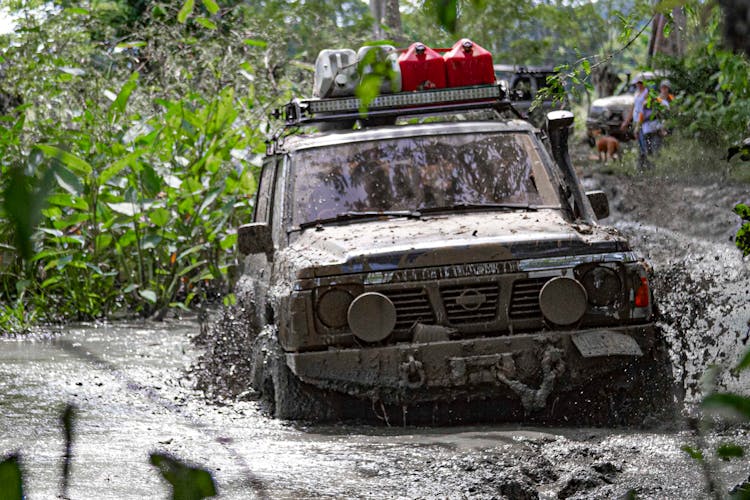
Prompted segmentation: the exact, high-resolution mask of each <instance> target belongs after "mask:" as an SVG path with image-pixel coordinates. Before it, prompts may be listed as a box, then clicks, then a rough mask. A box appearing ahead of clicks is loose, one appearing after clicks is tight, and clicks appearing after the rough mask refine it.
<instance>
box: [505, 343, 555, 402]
mask: <svg viewBox="0 0 750 500" xmlns="http://www.w3.org/2000/svg"><path fill="white" fill-rule="evenodd" d="M563 354H565V353H564V351H563V350H562V349H558V348H556V347H553V346H549V347H547V349H546V350H545V351H544V355H543V356H542V372H543V373H544V377H543V379H542V383H541V385H540V386H539V388H538V389H532V388H531V387H529V386H528V385H526V384H524V383H523V382H521V381H519V380H516V379H512V378H508V377H506V376H505V374H504V373H503V372H502V371H499V370H498V372H497V379H498V380H499V381H500V382H502V383H504V384H505V385H507V386H508V387H509V388H510V389H511V390H512V391H513V392H515V393H516V395H517V396H518V397H519V398H520V399H521V404H522V405H523V408H524V410H526V412H527V413H530V412H533V411H539V410H543V409H544V407H545V406H547V398H548V397H549V395H550V394H551V393H552V389H554V387H555V380H556V379H557V377H559V376H560V375H562V374H563V372H565V362H564V361H563Z"/></svg>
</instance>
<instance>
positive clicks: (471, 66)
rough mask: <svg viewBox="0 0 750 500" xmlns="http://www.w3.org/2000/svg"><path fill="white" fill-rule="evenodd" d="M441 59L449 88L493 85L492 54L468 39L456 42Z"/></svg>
mask: <svg viewBox="0 0 750 500" xmlns="http://www.w3.org/2000/svg"><path fill="white" fill-rule="evenodd" d="M443 57H444V58H445V70H446V75H447V83H448V86H449V87H465V86H467V85H486V84H492V83H495V70H494V69H493V68H492V54H491V53H490V52H489V51H488V50H485V49H483V48H482V47H480V46H479V45H477V44H475V43H474V42H472V41H471V40H469V39H468V38H462V39H461V40H459V41H457V42H456V43H455V44H454V45H453V47H452V48H451V50H450V51H448V53H446V54H445V55H444V56H443Z"/></svg>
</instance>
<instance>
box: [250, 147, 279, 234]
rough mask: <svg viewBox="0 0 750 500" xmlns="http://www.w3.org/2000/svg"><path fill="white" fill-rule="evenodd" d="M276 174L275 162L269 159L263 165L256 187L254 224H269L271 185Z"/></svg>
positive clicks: (271, 197) (271, 196)
mask: <svg viewBox="0 0 750 500" xmlns="http://www.w3.org/2000/svg"><path fill="white" fill-rule="evenodd" d="M275 174H276V161H275V160H274V159H271V160H270V161H266V162H264V163H263V170H262V171H261V174H260V185H259V186H258V195H257V198H256V200H255V215H254V217H253V220H254V221H255V222H267V223H269V224H270V223H271V212H270V206H271V200H273V185H274V182H273V180H274V177H275Z"/></svg>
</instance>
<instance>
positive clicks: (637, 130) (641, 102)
mask: <svg viewBox="0 0 750 500" xmlns="http://www.w3.org/2000/svg"><path fill="white" fill-rule="evenodd" d="M647 97H648V89H647V88H646V85H644V82H643V76H642V75H639V76H638V77H636V80H635V100H634V101H633V107H632V108H631V109H630V113H628V116H627V117H626V118H625V120H624V121H623V122H622V125H620V129H621V130H622V131H623V132H624V131H626V130H627V129H628V125H630V123H631V122H632V123H633V133H634V134H635V138H636V139H637V140H638V150H639V152H640V154H639V156H638V166H639V168H640V167H642V166H643V164H644V163H645V161H646V142H645V137H644V136H643V133H642V131H641V125H642V123H643V119H644V114H643V113H644V109H645V106H646V98H647Z"/></svg>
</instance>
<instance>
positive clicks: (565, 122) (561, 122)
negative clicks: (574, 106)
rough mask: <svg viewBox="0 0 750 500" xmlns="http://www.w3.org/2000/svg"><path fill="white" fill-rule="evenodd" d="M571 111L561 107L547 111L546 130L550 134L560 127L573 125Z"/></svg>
mask: <svg viewBox="0 0 750 500" xmlns="http://www.w3.org/2000/svg"><path fill="white" fill-rule="evenodd" d="M573 118H574V117H573V113H571V112H570V111H567V110H564V109H561V110H558V111H550V112H549V113H547V126H546V128H547V132H548V133H549V134H552V133H553V132H556V131H558V130H561V129H567V128H568V127H570V126H571V125H573Z"/></svg>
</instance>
